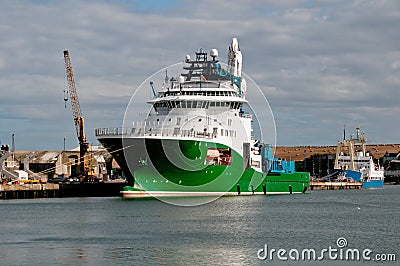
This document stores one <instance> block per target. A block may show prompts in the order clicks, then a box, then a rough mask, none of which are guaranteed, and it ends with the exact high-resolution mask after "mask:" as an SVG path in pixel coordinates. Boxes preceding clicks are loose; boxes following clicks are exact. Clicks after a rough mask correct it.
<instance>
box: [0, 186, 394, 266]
mask: <svg viewBox="0 0 400 266" xmlns="http://www.w3.org/2000/svg"><path fill="white" fill-rule="evenodd" d="M399 202H400V186H386V187H385V188H384V189H379V190H342V191H311V192H309V193H308V194H306V195H286V196H269V197H265V196H252V197H225V198H221V199H219V200H217V201H214V202H212V203H209V204H206V205H203V206H198V207H177V206H171V205H168V204H165V203H163V202H160V201H158V200H123V199H120V198H64V199H35V200H3V201H0V211H1V220H0V221H1V224H0V226H1V230H0V239H1V241H0V261H1V262H0V263H1V265H54V264H57V265H149V264H156V265H235V264H238V265H242V264H244V265H254V264H256V265H273V264H276V263H278V262H279V261H277V259H276V258H275V259H274V260H273V261H269V260H265V261H261V260H259V259H258V258H257V251H258V250H259V249H261V248H263V247H264V245H265V244H268V247H270V248H275V249H279V248H283V249H286V250H290V249H292V248H296V249H299V250H302V249H306V248H314V249H316V250H318V249H319V250H321V249H322V248H328V247H329V246H332V247H337V246H336V240H337V239H338V238H339V237H345V238H346V239H347V242H348V247H351V248H358V249H360V250H361V249H365V248H369V249H371V250H373V251H375V252H380V253H395V254H396V256H397V258H396V259H397V262H395V263H393V262H385V263H381V265H394V264H399V261H400V252H399V246H400V234H399V230H400V228H399V227H400V222H399V221H400V207H399ZM289 262H290V264H292V265H302V264H309V263H310V262H309V261H307V263H305V262H304V261H303V262H298V261H295V262H294V261H289ZM323 263H325V264H326V263H328V264H333V265H336V264H340V265H345V264H348V263H349V262H341V263H339V262H337V261H335V262H333V261H329V262H326V261H323ZM364 263H365V262H364ZM284 264H288V261H286V262H284V263H281V264H280V265H284ZM314 264H315V265H320V264H321V262H318V263H316V262H315V263H314ZM352 264H357V265H362V263H361V262H358V263H354V262H353V263H352ZM369 264H370V265H374V264H373V263H369Z"/></svg>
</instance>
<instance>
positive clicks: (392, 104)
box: [0, 0, 400, 149]
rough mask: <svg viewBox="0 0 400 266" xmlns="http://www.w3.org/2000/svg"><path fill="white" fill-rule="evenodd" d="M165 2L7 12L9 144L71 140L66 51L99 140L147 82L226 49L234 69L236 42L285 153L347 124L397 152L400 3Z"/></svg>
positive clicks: (32, 4) (21, 4) (5, 119)
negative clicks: (190, 58)
mask: <svg viewBox="0 0 400 266" xmlns="http://www.w3.org/2000/svg"><path fill="white" fill-rule="evenodd" d="M168 3H169V4H167V3H164V2H163V4H162V5H160V4H159V3H158V2H157V1H150V2H146V3H145V4H143V2H141V1H121V2H112V1H84V2H82V1H41V2H37V1H3V2H1V3H0V34H1V36H2V42H1V43H0V70H1V71H0V80H1V82H0V91H1V92H2V95H1V98H0V106H1V108H0V110H1V111H2V114H1V115H0V122H1V123H2V124H3V125H7V126H3V127H2V129H0V140H1V139H7V138H8V136H9V135H10V133H11V132H18V136H21V135H24V136H25V137H19V141H20V147H24V148H31V147H32V148H33V147H35V144H33V142H32V140H35V141H40V140H42V141H43V142H46V143H44V144H43V145H41V146H44V147H46V145H48V148H49V149H50V148H54V147H58V146H59V142H60V141H59V138H60V137H59V136H62V135H64V132H66V131H68V132H72V133H71V135H69V137H68V138H69V139H71V140H72V139H73V138H74V135H73V134H74V128H73V124H72V118H71V113H68V111H65V110H64V101H63V90H64V89H65V78H64V77H65V70H64V62H63V57H62V51H63V50H64V49H69V50H70V52H71V59H72V65H73V70H74V74H75V77H76V82H77V87H78V95H79V99H80V101H81V106H82V110H83V113H84V114H85V117H86V122H87V128H86V130H87V135H88V136H89V138H90V141H91V142H96V140H95V138H94V136H93V130H94V128H95V127H101V126H103V127H107V126H118V125H119V123H120V122H121V121H122V118H123V114H124V111H125V108H126V105H127V104H128V102H129V98H130V95H131V93H132V92H133V91H134V89H135V88H136V87H137V86H138V85H139V84H140V83H141V82H142V81H143V80H144V79H146V77H147V76H149V75H151V74H152V73H154V72H155V71H157V70H159V69H161V68H162V67H165V66H167V65H169V64H173V63H176V62H178V61H181V60H183V59H184V56H185V55H186V54H193V52H194V51H195V50H197V49H199V48H204V49H206V50H209V49H211V48H217V49H219V51H220V59H221V60H222V61H225V62H226V49H227V46H228V44H229V42H230V39H231V38H232V37H233V36H235V37H238V39H239V44H240V47H241V49H242V52H243V55H244V71H245V72H246V73H247V74H249V75H250V76H251V77H253V78H254V80H255V81H256V82H257V83H258V84H259V86H260V87H261V89H262V90H263V92H264V93H265V95H266V97H267V99H268V100H269V103H270V104H271V107H272V110H273V112H274V114H275V117H276V118H277V127H278V144H281V145H290V144H298V145H313V144H334V143H335V141H336V138H334V137H333V136H336V135H337V132H339V134H340V131H341V128H342V126H343V124H348V127H352V126H354V127H355V126H356V125H357V126H358V125H361V126H363V127H364V128H365V130H366V132H367V134H368V132H371V133H373V134H374V136H372V137H371V138H372V139H374V140H375V141H376V142H399V140H398V136H397V135H396V134H395V133H394V132H396V131H398V128H397V125H398V124H400V123H399V118H398V116H397V115H396V112H395V111H396V110H397V109H398V108H397V105H398V103H397V99H398V98H399V96H400V95H399V94H400V93H399V90H398V88H399V85H400V76H399V75H400V67H399V65H400V63H399V59H398V58H399V55H400V50H399V48H398V45H397V44H398V43H399V39H400V32H399V31H398V30H397V29H398V28H399V26H400V25H399V24H400V2H398V1H356V0H355V1H347V0H339V1H333V2H330V1H328V2H327V1H317V0H316V1H299V0H287V1H282V0H280V1H256V0H251V1H235V4H232V3H231V2H230V1H211V0H206V1H194V0H193V1H191V0H188V1H173V2H168ZM69 111H70V110H69ZM21 120H23V121H29V123H25V124H24V122H21ZM57 122H58V123H59V125H58V124H56V123H57ZM27 124H29V126H30V128H32V127H34V128H35V130H30V131H29V130H26V126H27ZM50 125H51V126H50ZM49 128H52V129H53V131H54V132H52V133H51V134H50V133H49ZM382 128H387V129H388V130H382ZM389 128H390V130H389ZM41 129H43V130H41ZM382 131H385V132H382ZM386 131H390V132H389V133H388V132H386ZM293 132H296V135H295V134H294V133H293ZM57 134H58V135H57ZM368 135H369V134H368ZM333 138H334V139H333ZM3 142H4V141H3ZM71 143H72V142H71ZM71 145H72V144H71Z"/></svg>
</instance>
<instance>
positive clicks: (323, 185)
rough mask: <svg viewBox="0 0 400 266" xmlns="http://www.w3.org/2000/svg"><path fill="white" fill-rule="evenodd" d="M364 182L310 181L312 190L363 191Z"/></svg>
mask: <svg viewBox="0 0 400 266" xmlns="http://www.w3.org/2000/svg"><path fill="white" fill-rule="evenodd" d="M361 187H362V182H318V181H310V190H340V189H361Z"/></svg>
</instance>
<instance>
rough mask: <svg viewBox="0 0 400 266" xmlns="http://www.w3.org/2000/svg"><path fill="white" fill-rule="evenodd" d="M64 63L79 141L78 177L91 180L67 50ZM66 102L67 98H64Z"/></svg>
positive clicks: (91, 175)
mask: <svg viewBox="0 0 400 266" xmlns="http://www.w3.org/2000/svg"><path fill="white" fill-rule="evenodd" d="M64 61H65V72H66V78H67V83H68V91H67V93H69V95H70V99H71V107H72V115H73V118H74V123H75V129H76V135H77V136H78V141H79V171H78V176H79V177H81V178H86V179H88V178H91V177H93V176H94V173H93V169H92V167H91V160H90V157H91V156H89V155H90V154H89V148H90V147H89V143H88V142H87V139H86V135H85V119H84V117H83V115H82V112H81V107H80V105H79V99H78V94H77V92H76V86H75V79H74V74H73V73H72V64H71V58H70V55H69V51H68V50H64ZM64 100H65V101H67V100H68V98H67V97H65V98H64Z"/></svg>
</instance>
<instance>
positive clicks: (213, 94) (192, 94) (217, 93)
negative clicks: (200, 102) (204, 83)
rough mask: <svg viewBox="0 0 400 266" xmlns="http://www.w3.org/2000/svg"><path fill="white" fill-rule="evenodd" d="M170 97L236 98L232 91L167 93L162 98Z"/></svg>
mask: <svg viewBox="0 0 400 266" xmlns="http://www.w3.org/2000/svg"><path fill="white" fill-rule="evenodd" d="M171 95H191V96H237V93H236V92H233V91H176V92H175V91H174V92H171V91H168V92H165V93H164V95H163V96H171Z"/></svg>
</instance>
